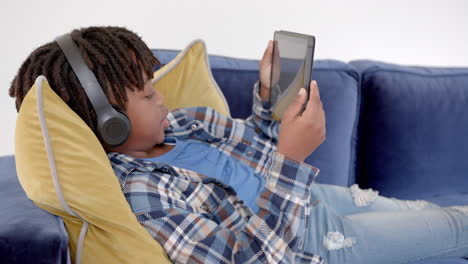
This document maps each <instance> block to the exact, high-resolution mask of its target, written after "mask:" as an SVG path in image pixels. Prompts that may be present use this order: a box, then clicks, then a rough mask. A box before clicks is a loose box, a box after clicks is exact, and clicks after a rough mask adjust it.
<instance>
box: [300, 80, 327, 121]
mask: <svg viewBox="0 0 468 264" xmlns="http://www.w3.org/2000/svg"><path fill="white" fill-rule="evenodd" d="M309 87H310V95H309V101H308V102H307V106H306V109H305V111H304V114H303V115H305V116H306V117H311V115H313V113H314V112H315V111H314V109H322V108H323V105H322V101H321V100H320V93H319V90H318V86H317V82H316V81H312V82H311V83H310V86H309Z"/></svg>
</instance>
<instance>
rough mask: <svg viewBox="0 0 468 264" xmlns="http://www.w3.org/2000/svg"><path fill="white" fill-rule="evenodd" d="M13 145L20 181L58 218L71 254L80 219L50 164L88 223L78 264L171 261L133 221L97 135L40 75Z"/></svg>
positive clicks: (18, 122)
mask: <svg viewBox="0 0 468 264" xmlns="http://www.w3.org/2000/svg"><path fill="white" fill-rule="evenodd" d="M41 96H42V100H41ZM40 104H42V105H43V109H42V110H40V107H39V105H40ZM40 112H43V116H44V118H45V126H43V127H41V122H40V120H39V117H40V116H41V115H40ZM45 132H47V133H48V139H49V141H50V146H51V150H52V151H51V152H50V154H52V156H50V160H49V159H48V156H47V152H46V147H45V144H46V141H45V140H46V137H45V136H44V134H45ZM15 148H16V149H15V154H16V167H17V172H18V178H19V180H20V183H21V185H22V186H23V188H24V190H25V191H26V194H27V195H28V197H29V198H30V199H31V200H33V201H34V203H35V204H36V205H38V206H39V207H41V208H43V209H45V210H47V211H49V212H51V213H53V214H56V215H59V216H61V217H62V218H63V220H64V222H65V227H66V229H67V232H68V234H69V246H70V250H71V252H70V253H71V255H72V259H75V258H76V255H75V253H76V247H77V241H78V236H79V232H80V229H81V226H82V225H83V222H82V221H81V220H80V219H79V218H78V217H75V216H71V215H70V214H68V213H67V212H66V211H65V210H64V209H63V207H62V205H61V204H60V202H59V200H58V198H57V193H56V188H55V187H54V183H53V180H52V176H51V173H52V171H53V166H52V165H53V164H55V168H56V172H57V175H58V185H59V186H60V189H61V191H62V193H63V195H64V197H65V201H66V203H67V204H68V205H69V207H70V208H71V209H72V210H73V211H74V212H75V213H76V214H78V215H79V216H80V217H81V218H83V219H84V220H86V221H87V222H89V228H88V231H87V233H86V236H85V239H84V246H83V251H82V256H81V263H170V262H169V259H168V258H167V255H166V254H165V252H164V250H163V248H162V247H161V246H160V245H159V244H158V243H157V242H156V241H155V240H154V239H153V238H152V237H151V236H150V235H149V233H148V232H147V231H146V230H145V229H144V228H143V227H142V226H141V225H140V224H139V223H138V221H137V220H136V217H135V215H134V214H133V213H132V211H131V209H130V206H129V205H128V203H127V201H126V200H125V197H124V195H123V193H122V191H121V189H120V185H119V182H118V180H117V178H116V176H115V174H114V171H113V170H112V168H111V165H110V162H109V160H108V158H107V156H106V153H105V151H104V149H103V148H102V146H101V144H100V143H99V141H98V139H97V138H96V136H95V135H94V134H93V132H92V131H91V129H89V128H88V126H87V125H86V124H85V123H84V121H82V119H81V118H80V117H79V116H78V115H77V114H75V113H74V112H73V111H72V110H71V109H70V108H69V107H68V106H67V105H66V104H65V103H64V102H63V100H62V99H61V98H59V97H58V96H57V95H56V94H55V92H54V91H53V90H52V89H51V88H50V86H49V84H48V83H47V80H46V79H45V78H44V77H42V76H40V77H39V78H38V79H37V80H36V84H35V85H34V86H33V87H32V89H31V90H30V91H29V93H28V94H27V95H26V97H25V99H24V101H23V104H22V106H21V110H20V112H19V115H18V119H17V124H16V136H15Z"/></svg>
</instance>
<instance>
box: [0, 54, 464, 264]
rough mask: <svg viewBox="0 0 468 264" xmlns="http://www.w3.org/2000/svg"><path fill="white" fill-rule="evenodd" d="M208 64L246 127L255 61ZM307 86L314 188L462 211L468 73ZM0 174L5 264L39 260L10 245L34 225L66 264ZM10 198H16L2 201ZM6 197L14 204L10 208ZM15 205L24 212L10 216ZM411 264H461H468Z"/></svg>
mask: <svg viewBox="0 0 468 264" xmlns="http://www.w3.org/2000/svg"><path fill="white" fill-rule="evenodd" d="M154 52H155V54H156V56H157V57H158V58H159V59H160V60H161V61H162V62H163V63H167V62H168V61H170V60H171V59H172V58H174V57H175V55H176V54H177V51H170V50H154ZM210 64H211V67H212V72H213V76H214V78H215V79H216V81H217V82H218V84H219V86H220V87H221V89H222V91H223V93H224V95H225V96H226V99H227V101H228V104H229V106H230V109H231V115H232V116H233V117H236V118H245V117H247V116H248V115H249V114H250V112H251V107H252V93H251V89H252V85H253V84H254V82H255V81H256V80H257V79H258V61H257V60H245V59H236V58H229V57H221V56H210ZM313 79H315V80H317V82H318V84H319V89H320V94H321V98H322V101H323V105H324V109H325V114H326V119H327V123H326V124H327V138H326V140H325V142H324V143H323V144H322V145H321V146H320V147H319V148H318V149H317V150H316V151H315V152H314V153H313V154H312V155H311V156H310V157H309V158H307V160H306V162H308V163H310V164H313V165H315V166H317V167H319V168H320V169H321V173H320V175H319V177H318V178H317V181H318V182H320V183H330V184H336V185H342V186H350V185H352V184H354V183H358V184H359V185H360V187H363V188H374V189H376V190H378V191H379V192H380V194H382V195H385V196H390V197H396V198H401V199H426V200H429V201H432V202H434V203H437V204H440V205H443V206H447V205H468V175H467V171H468V162H465V160H466V158H465V157H468V140H466V139H465V137H466V136H465V135H468V68H429V67H407V66H399V65H392V64H386V63H382V62H375V61H352V62H350V63H344V62H340V61H335V60H318V61H316V62H315V63H314V72H313ZM12 107H13V106H12ZM0 173H1V175H0V176H1V177H0V188H2V187H3V188H2V189H0V196H1V197H0V201H1V205H0V215H9V216H10V217H8V218H6V219H7V220H8V221H10V222H9V223H8V225H5V224H3V222H4V218H3V217H2V218H1V219H2V220H1V221H0V222H2V223H0V256H1V257H2V258H3V257H4V258H5V259H8V260H10V261H9V262H10V263H29V262H28V260H30V259H31V254H39V255H40V254H41V253H40V252H38V250H36V249H35V247H40V246H41V245H40V244H42V243H43V241H42V242H41V241H39V240H37V239H34V240H33V239H28V238H29V235H28V233H27V232H26V231H24V230H23V231H24V232H22V233H21V232H20V233H21V235H20V237H19V238H18V237H17V234H16V233H17V232H16V230H19V229H22V228H21V227H24V226H25V225H26V226H28V223H30V224H31V230H30V232H33V231H34V230H37V226H35V224H38V225H40V226H44V228H47V230H50V232H49V234H47V235H44V236H43V237H44V240H50V241H54V243H51V245H50V246H49V251H47V252H48V253H47V257H50V258H52V259H54V262H56V263H64V262H66V260H65V259H66V256H67V254H66V250H64V246H63V245H64V243H65V245H66V239H67V238H66V233H64V230H63V226H61V223H60V221H57V219H56V218H55V217H54V216H52V215H48V213H45V212H44V211H42V210H41V209H39V208H37V207H34V206H31V205H33V204H32V203H31V202H30V201H29V200H27V199H25V198H26V197H25V195H24V192H22V190H21V189H20V188H18V187H19V183H18V181H17V179H16V175H15V171H14V158H13V157H12V156H9V157H2V158H0ZM7 184H8V185H7ZM5 186H6V187H5ZM12 188H16V189H15V190H17V191H15V192H11V191H10V192H6V191H4V190H6V189H9V190H11V189H12ZM11 196H18V197H21V198H20V199H17V200H12V199H11ZM13 201H14V202H13ZM17 204H22V205H25V207H24V208H23V207H18V208H21V210H16V207H17V206H16V205H17ZM13 205H14V206H13ZM18 219H19V220H18ZM37 219H40V220H41V221H42V220H44V221H42V222H41V221H39V220H37ZM15 221H19V222H21V223H19V224H17V223H14V222H15ZM37 221H39V222H37ZM12 222H13V223H12ZM54 231H55V232H54ZM12 232H13V233H15V237H14V238H13V237H12ZM23 233H24V234H23ZM64 234H65V236H64ZM49 235H50V236H49ZM36 240H37V241H36ZM25 241H27V244H25V243H26V242H25ZM16 243H19V244H16ZM21 243H23V244H21ZM13 245H26V247H28V248H27V250H26V252H27V255H28V256H29V257H28V258H26V257H22V256H19V255H15V254H23V253H21V252H19V250H12V249H15V247H18V246H13ZM44 254H46V253H44V252H42V255H44ZM5 256H6V257H5ZM49 262H51V261H49ZM35 263H37V262H35ZM415 263H418V264H436V263H438V264H457V263H460V264H461V263H465V264H468V260H465V259H462V258H450V259H449V258H446V259H436V260H424V261H418V262H413V264H415Z"/></svg>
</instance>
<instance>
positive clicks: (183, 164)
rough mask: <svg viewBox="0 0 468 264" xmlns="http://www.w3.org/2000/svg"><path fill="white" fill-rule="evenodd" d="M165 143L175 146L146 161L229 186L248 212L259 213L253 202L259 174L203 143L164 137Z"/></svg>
mask: <svg viewBox="0 0 468 264" xmlns="http://www.w3.org/2000/svg"><path fill="white" fill-rule="evenodd" d="M164 143H165V144H169V145H174V144H175V147H174V148H173V149H172V150H171V151H169V152H168V153H166V154H164V155H162V156H159V157H153V158H148V159H146V160H150V161H153V162H164V163H167V164H170V165H173V166H176V167H179V168H183V169H187V170H191V171H195V172H197V173H200V174H203V175H205V176H208V177H212V178H215V179H218V180H220V181H222V182H223V183H225V184H228V185H231V186H232V187H233V188H234V190H235V191H236V192H237V195H238V196H239V197H240V198H241V199H242V200H243V201H244V202H245V204H246V205H247V206H248V207H249V208H250V209H252V210H253V211H254V212H257V211H258V206H257V204H256V203H255V200H256V199H257V196H258V194H259V193H260V191H261V190H262V188H263V186H264V183H265V182H264V178H263V177H262V176H261V175H258V174H256V173H255V172H254V170H253V168H251V167H249V166H247V165H245V164H243V163H241V162H240V161H238V160H236V159H234V158H231V157H229V156H227V155H226V154H224V153H222V152H221V151H219V150H218V149H216V148H213V147H210V145H209V144H208V143H205V142H201V141H196V140H178V139H176V138H173V137H166V138H165V140H164Z"/></svg>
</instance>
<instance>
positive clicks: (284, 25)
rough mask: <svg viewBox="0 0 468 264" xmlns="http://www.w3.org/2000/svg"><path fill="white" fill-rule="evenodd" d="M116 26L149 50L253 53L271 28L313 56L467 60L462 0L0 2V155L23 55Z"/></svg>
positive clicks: (11, 122) (467, 16) (467, 13)
mask: <svg viewBox="0 0 468 264" xmlns="http://www.w3.org/2000/svg"><path fill="white" fill-rule="evenodd" d="M90 25H119V26H126V27H127V28H129V29H131V30H133V31H135V32H137V33H139V35H140V36H142V37H143V39H144V40H145V41H146V42H147V43H148V45H149V46H150V47H153V48H174V49H181V48H183V47H184V46H185V45H186V44H188V43H189V42H190V41H191V40H193V39H195V38H202V39H204V40H205V41H206V42H207V47H208V52H209V53H211V54H219V55H227V56H236V57H242V58H256V59H258V58H260V57H261V54H262V53H263V50H264V48H265V46H266V44H267V40H268V39H270V38H271V37H272V34H273V31H274V30H277V29H286V30H291V31H298V32H303V33H307V34H313V35H315V36H316V38H317V46H316V51H315V54H316V58H318V59H320V58H333V59H338V60H343V61H349V60H352V59H359V58H370V59H377V60H384V61H387V62H393V63H401V64H412V65H414V64H419V65H438V66H468V1H465V0H440V1H438V0H426V1H423V0H411V1H408V0H391V1H379V0H356V1H346V0H343V1H336V0H315V1H314V0H308V1H294V0H290V1H286V0H283V1H272V0H236V1H221V0H207V1H193V0H192V1H190V0H185V1H175V0H173V1H170V0H164V1H162V0H152V1H143V0H128V1H121V0H113V1H107V0H106V1H103V0H101V1H100V0H80V1H65V0H63V1H60V0H44V1H34V0H31V1H25V0H17V1H2V3H1V4H0V29H1V39H2V41H1V44H0V45H1V47H0V52H1V57H0V58H1V61H0V84H1V87H3V89H1V91H0V113H1V114H0V118H1V119H0V121H1V124H2V125H1V126H0V155H6V154H12V153H13V152H14V147H13V141H14V128H15V120H16V110H15V108H14V101H13V99H11V98H10V97H9V96H8V92H7V91H8V88H9V86H10V82H11V80H12V79H13V77H14V75H15V74H16V71H17V69H18V68H19V67H20V65H21V63H22V62H23V60H24V59H25V58H26V57H27V56H28V55H29V53H30V52H32V51H33V50H34V49H35V48H37V47H38V46H39V45H41V44H44V43H46V42H49V41H52V40H53V39H54V37H55V36H57V35H59V34H62V33H65V32H68V31H70V30H71V29H73V28H77V27H84V26H90Z"/></svg>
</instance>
